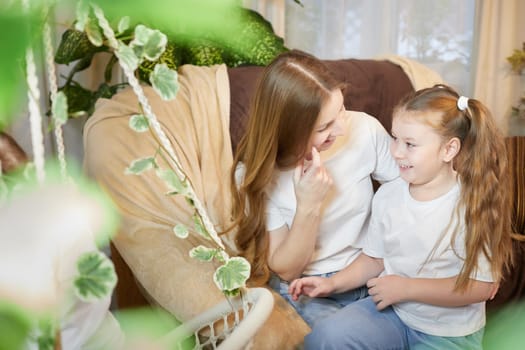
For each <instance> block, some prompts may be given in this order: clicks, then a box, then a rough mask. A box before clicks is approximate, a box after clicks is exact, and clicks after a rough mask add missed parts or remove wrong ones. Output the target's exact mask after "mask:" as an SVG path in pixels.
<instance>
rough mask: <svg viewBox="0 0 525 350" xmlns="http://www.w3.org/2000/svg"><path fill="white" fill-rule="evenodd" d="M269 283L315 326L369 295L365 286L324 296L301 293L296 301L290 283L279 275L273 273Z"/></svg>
mask: <svg viewBox="0 0 525 350" xmlns="http://www.w3.org/2000/svg"><path fill="white" fill-rule="evenodd" d="M335 273H336V272H330V273H325V274H320V275H315V276H321V277H329V276H331V275H333V274H335ZM269 285H270V287H271V288H272V289H273V290H275V291H276V292H277V293H279V294H280V295H281V296H282V297H283V298H284V299H285V300H286V301H287V302H288V303H290V304H291V305H292V306H293V307H294V309H295V310H296V311H297V313H298V314H299V315H300V316H301V317H302V318H303V319H304V320H305V322H306V323H307V324H308V325H309V326H310V327H313V326H314V325H315V324H316V323H317V322H318V321H320V320H322V319H323V318H325V317H327V316H329V315H331V314H333V313H334V312H336V311H337V310H339V309H341V308H343V307H345V306H346V305H348V304H350V303H352V302H354V301H356V300H359V299H362V298H364V297H366V296H368V288H366V286H363V287H361V288H356V289H353V290H350V291H348V292H345V293H340V294H332V295H330V296H328V297H324V298H310V297H308V296H306V295H301V296H300V297H299V299H298V300H297V301H294V300H292V296H291V295H290V294H289V293H288V287H289V283H288V282H286V281H284V280H282V279H280V278H279V276H277V275H275V274H273V275H272V277H271V278H270V281H269Z"/></svg>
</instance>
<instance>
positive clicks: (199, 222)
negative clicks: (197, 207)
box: [192, 214, 211, 240]
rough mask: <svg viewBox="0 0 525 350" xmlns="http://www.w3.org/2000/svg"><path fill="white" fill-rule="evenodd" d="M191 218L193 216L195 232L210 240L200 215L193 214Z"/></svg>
mask: <svg viewBox="0 0 525 350" xmlns="http://www.w3.org/2000/svg"><path fill="white" fill-rule="evenodd" d="M192 218H193V224H194V225H195V231H197V233H198V234H199V235H201V236H202V237H204V238H206V239H209V240H211V237H210V234H209V233H208V231H207V230H206V228H205V227H204V224H203V223H202V219H201V217H200V216H199V215H197V214H194V215H193V217H192Z"/></svg>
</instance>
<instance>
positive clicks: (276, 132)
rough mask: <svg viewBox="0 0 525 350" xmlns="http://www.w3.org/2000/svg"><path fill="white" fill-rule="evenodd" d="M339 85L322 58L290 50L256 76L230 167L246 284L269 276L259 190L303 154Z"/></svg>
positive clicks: (262, 197)
mask: <svg viewBox="0 0 525 350" xmlns="http://www.w3.org/2000/svg"><path fill="white" fill-rule="evenodd" d="M341 88H342V85H341V84H340V83H339V82H338V81H336V80H335V79H334V78H333V77H332V75H331V73H330V71H329V70H328V69H327V68H326V67H325V66H324V65H323V64H322V62H320V61H319V60H318V59H316V58H315V57H313V56H310V55H307V54H303V53H300V52H295V51H290V52H287V53H284V54H282V55H280V56H278V57H277V58H276V59H275V60H274V61H273V62H272V63H271V64H270V65H269V66H268V67H267V68H266V69H265V71H264V72H263V74H262V77H261V79H260V80H259V83H258V86H257V90H256V93H255V97H254V99H253V101H252V103H251V108H250V113H249V121H248V126H247V131H246V134H245V135H244V136H243V138H242V139H241V141H240V143H239V145H238V147H237V150H236V154H235V158H234V162H233V168H232V171H231V178H232V193H233V206H232V207H233V213H232V214H233V227H236V228H237V235H236V244H237V247H238V249H239V251H240V254H241V255H242V256H244V257H245V258H247V259H248V260H249V261H250V262H251V264H252V275H251V277H250V283H251V284H252V285H260V284H264V283H266V282H267V280H268V278H269V268H268V264H267V255H268V242H269V241H268V234H267V231H266V201H267V195H266V192H265V191H266V189H267V188H268V185H269V184H270V182H271V181H272V177H273V175H274V172H275V170H276V169H281V170H284V169H290V168H292V167H294V166H296V165H297V163H298V162H299V161H300V160H301V159H302V158H303V157H304V155H305V152H306V147H307V144H308V141H309V138H310V135H311V134H312V132H313V129H314V127H315V124H316V121H317V118H318V116H319V112H320V110H321V106H322V105H323V103H325V101H327V100H328V97H329V95H330V93H331V92H333V91H334V90H335V89H341ZM241 163H242V166H243V167H244V177H243V179H242V180H240V181H239V179H236V170H237V168H238V166H239V165H240V164H241Z"/></svg>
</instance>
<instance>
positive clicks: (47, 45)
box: [43, 18, 67, 179]
mask: <svg viewBox="0 0 525 350" xmlns="http://www.w3.org/2000/svg"><path fill="white" fill-rule="evenodd" d="M43 35H44V36H43V43H44V53H45V61H46V68H47V75H48V83H49V84H48V85H49V92H50V95H51V106H53V105H54V104H55V100H56V96H57V92H58V86H57V78H56V70H55V62H54V55H53V44H52V42H51V27H50V25H49V18H46V21H45V22H44V33H43ZM52 117H54V116H52ZM54 133H55V140H56V146H57V157H58V163H59V165H60V175H61V176H62V179H66V178H67V169H66V157H65V147H64V137H63V134H62V125H61V124H59V123H57V122H56V120H55V129H54Z"/></svg>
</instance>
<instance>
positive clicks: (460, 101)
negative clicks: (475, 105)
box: [457, 96, 468, 111]
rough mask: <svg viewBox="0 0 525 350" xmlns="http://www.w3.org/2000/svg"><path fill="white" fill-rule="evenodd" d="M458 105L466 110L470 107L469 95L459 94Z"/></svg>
mask: <svg viewBox="0 0 525 350" xmlns="http://www.w3.org/2000/svg"><path fill="white" fill-rule="evenodd" d="M457 105H458V109H459V110H460V111H464V110H465V109H467V108H468V97H465V96H459V98H458V102H457Z"/></svg>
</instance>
